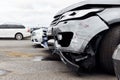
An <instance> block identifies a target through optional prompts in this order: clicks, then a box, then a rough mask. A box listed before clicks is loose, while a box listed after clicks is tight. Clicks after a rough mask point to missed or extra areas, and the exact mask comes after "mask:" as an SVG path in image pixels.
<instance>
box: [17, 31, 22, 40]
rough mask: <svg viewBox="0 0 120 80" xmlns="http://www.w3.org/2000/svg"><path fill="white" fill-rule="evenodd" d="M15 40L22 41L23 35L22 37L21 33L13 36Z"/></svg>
mask: <svg viewBox="0 0 120 80" xmlns="http://www.w3.org/2000/svg"><path fill="white" fill-rule="evenodd" d="M15 39H16V40H22V39H23V35H22V34H21V33H17V34H16V35H15Z"/></svg>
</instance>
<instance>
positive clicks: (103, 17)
mask: <svg viewBox="0 0 120 80" xmlns="http://www.w3.org/2000/svg"><path fill="white" fill-rule="evenodd" d="M51 27H52V34H53V35H54V40H55V47H54V48H55V51H54V53H57V54H59V55H60V57H61V60H62V61H63V62H64V63H65V64H67V65H69V66H71V67H73V68H72V69H75V70H76V71H81V70H84V71H92V70H94V69H95V67H96V65H97V66H99V67H101V68H103V70H104V71H106V72H108V73H114V67H113V61H112V55H113V52H114V50H115V48H116V47H117V45H118V44H119V43H120V0H86V1H83V2H80V3H76V4H74V5H71V6H69V7H67V8H65V9H63V10H61V11H59V12H58V13H57V14H56V15H55V16H54V20H53V21H52V23H51Z"/></svg>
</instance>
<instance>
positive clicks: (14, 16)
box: [0, 0, 82, 27]
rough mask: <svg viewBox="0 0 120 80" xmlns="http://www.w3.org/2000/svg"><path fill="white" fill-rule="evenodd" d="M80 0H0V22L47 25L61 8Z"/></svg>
mask: <svg viewBox="0 0 120 80" xmlns="http://www.w3.org/2000/svg"><path fill="white" fill-rule="evenodd" d="M80 1H82V0H0V24H3V23H10V24H12V23H16V24H23V25H25V26H34V27H35V26H38V25H39V26H47V27H48V26H49V24H50V22H51V21H52V20H53V16H54V15H55V14H56V13H57V12H58V11H59V10H61V9H63V8H65V7H67V6H69V5H71V4H74V3H77V2H80Z"/></svg>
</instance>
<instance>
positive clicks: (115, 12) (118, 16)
mask: <svg viewBox="0 0 120 80" xmlns="http://www.w3.org/2000/svg"><path fill="white" fill-rule="evenodd" d="M97 14H98V16H99V17H101V18H102V19H103V20H104V21H105V22H106V23H108V24H109V25H111V24H113V23H117V22H120V8H119V7H118V8H107V9H105V10H104V11H102V12H100V13H97Z"/></svg>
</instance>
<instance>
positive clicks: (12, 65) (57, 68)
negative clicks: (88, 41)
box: [0, 39, 117, 80]
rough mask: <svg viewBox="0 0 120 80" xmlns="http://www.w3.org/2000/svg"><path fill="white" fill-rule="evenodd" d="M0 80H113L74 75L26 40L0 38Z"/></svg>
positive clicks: (89, 75) (112, 79)
mask: <svg viewBox="0 0 120 80" xmlns="http://www.w3.org/2000/svg"><path fill="white" fill-rule="evenodd" d="M0 80H117V79H116V77H115V76H112V75H108V74H104V73H99V72H98V73H92V74H90V73H88V74H84V75H77V74H75V73H74V72H71V71H70V70H69V69H68V68H67V67H66V65H64V64H63V63H62V62H61V61H60V59H58V57H56V56H52V55H51V51H49V50H47V49H44V48H42V47H41V46H34V45H33V44H32V42H31V41H30V39H26V40H20V41H19V40H14V39H0Z"/></svg>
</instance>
